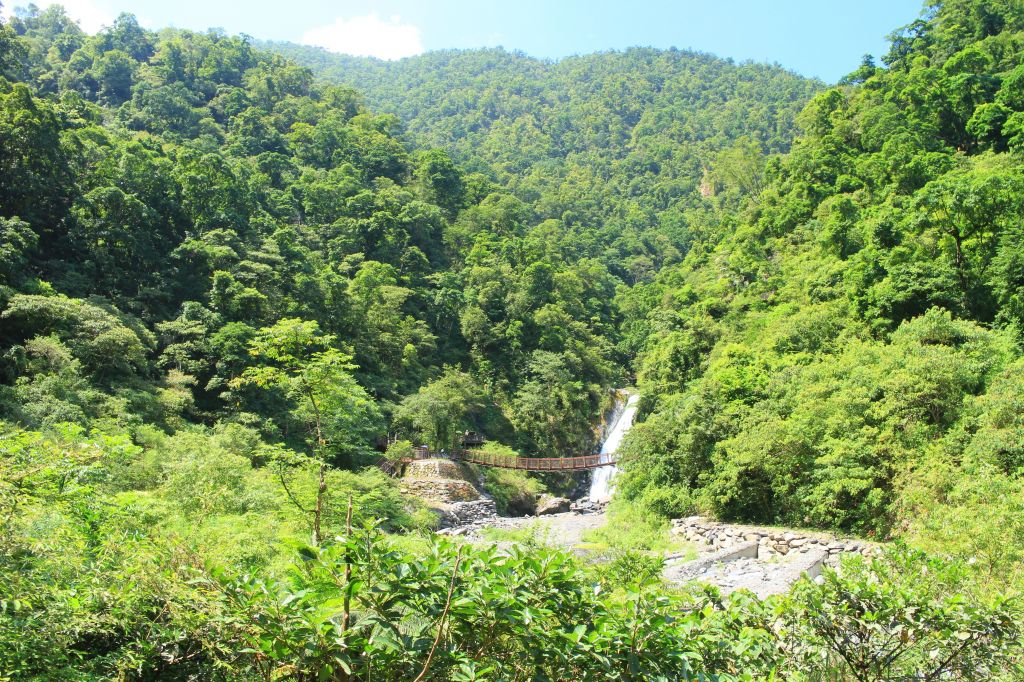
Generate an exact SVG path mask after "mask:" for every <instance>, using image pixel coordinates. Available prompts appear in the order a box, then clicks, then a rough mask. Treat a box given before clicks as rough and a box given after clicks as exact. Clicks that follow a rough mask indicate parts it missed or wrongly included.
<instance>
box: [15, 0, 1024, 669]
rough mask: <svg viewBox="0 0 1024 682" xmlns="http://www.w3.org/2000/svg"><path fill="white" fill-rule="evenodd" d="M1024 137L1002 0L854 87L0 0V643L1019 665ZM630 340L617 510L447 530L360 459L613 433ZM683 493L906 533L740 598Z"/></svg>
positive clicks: (92, 660) (442, 659) (164, 658)
mask: <svg viewBox="0 0 1024 682" xmlns="http://www.w3.org/2000/svg"><path fill="white" fill-rule="evenodd" d="M780 11H782V9H781V8H780ZM851 66H854V65H851ZM1022 154H1024V6H1022V4H1021V3H1020V2H1019V1H1018V0H999V1H996V2H993V1H982V0H930V2H929V3H928V4H927V5H926V7H925V9H924V11H923V13H922V18H921V19H920V20H919V21H916V22H915V23H913V24H911V25H910V26H907V27H904V28H901V29H898V30H897V31H896V32H895V33H893V35H892V36H891V47H890V50H889V52H888V53H887V54H886V55H884V56H883V57H881V58H880V59H879V60H877V61H875V60H873V59H871V58H865V60H864V62H863V63H862V64H861V66H860V67H859V68H857V69H856V70H854V71H852V72H851V74H850V75H849V76H847V77H846V78H844V79H843V81H842V82H841V83H839V84H837V85H835V86H834V87H828V88H826V87H825V86H824V84H822V83H819V82H816V81H812V80H808V79H804V78H801V77H800V76H798V75H796V74H794V73H792V72H789V71H786V70H785V69H783V68H782V67H779V66H767V65H761V64H748V63H744V64H735V63H732V62H730V61H728V60H722V59H718V58H716V57H713V56H711V55H705V54H696V53H691V52H683V51H678V50H654V49H645V48H636V49H630V50H627V51H625V52H608V53H599V54H593V55H586V56H579V57H571V58H567V59H563V60H560V61H557V62H548V61H542V60H537V59H533V58H531V57H528V56H526V55H523V54H521V53H516V52H506V51H504V50H500V49H498V50H472V51H442V52H432V53H428V54H426V55H422V56H420V57H414V58H408V59H404V60H401V61H398V62H380V61H376V60H371V59H360V58H352V57H344V56H338V55H332V54H329V53H326V52H324V51H322V50H317V49H311V48H305V47H298V46H294V45H287V44H273V43H254V42H253V41H252V40H251V39H249V38H247V37H238V36H229V35H225V34H224V33H223V32H221V31H216V30H211V31H208V32H205V33H197V32H191V31H184V30H178V29H164V30H161V31H155V32H154V31H149V30H146V29H144V28H142V27H141V26H140V25H139V23H138V21H137V20H136V19H135V18H134V17H133V16H132V15H130V14H122V15H121V16H120V17H119V18H118V19H117V20H116V21H115V22H113V24H112V25H111V26H109V27H107V28H104V29H103V30H101V31H100V32H99V33H97V34H96V35H88V34H86V33H84V32H83V31H82V30H81V29H80V28H79V26H78V25H77V24H76V23H74V22H73V21H71V20H70V19H69V18H68V16H67V15H66V14H65V13H64V11H63V10H62V9H61V8H59V7H49V8H47V9H45V10H40V9H38V8H36V7H34V6H32V7H29V8H28V9H24V10H18V11H16V12H15V13H14V14H13V16H12V17H11V18H10V19H7V20H4V21H3V22H2V23H0V682H6V681H7V680H295V681H300V682H307V681H312V680H345V681H348V680H353V681H354V680H363V679H366V680H385V681H389V680H394V681H395V682H397V681H399V680H416V682H420V681H421V680H445V681H447V680H459V681H468V680H495V681H497V680H516V681H522V682H528V681H529V682H533V681H541V680H544V681H551V682H555V681H558V682H561V681H568V680H572V681H581V680H594V681H597V680H666V681H667V680H709V681H715V682H741V681H753V680H794V681H796V682H813V681H817V682H823V681H824V680H831V681H835V682H853V681H855V680H856V681H858V682H860V681H864V680H871V681H878V682H882V681H894V680H906V681H911V680H913V681H916V682H923V681H926V680H936V681H937V680H995V681H996V682H1012V681H1013V680H1019V679H1021V675H1024V625H1022V624H1024V613H1022V608H1021V602H1020V598H1021V597H1020V595H1021V589H1022V587H1024V550H1022V549H1021V548H1022V547H1024V478H1022V477H1024V293H1022V292H1024V220H1022V219H1024V156H1022ZM630 384H633V385H635V387H636V388H637V389H638V391H639V393H640V394H641V396H642V400H641V403H640V405H641V409H640V414H639V419H638V424H637V425H636V426H635V428H633V429H632V431H630V432H629V434H628V436H627V437H626V440H625V442H624V445H623V450H622V453H623V460H622V462H621V466H622V468H623V474H622V477H621V478H619V479H617V480H618V484H617V485H618V488H617V493H616V499H615V500H614V501H613V503H612V505H611V507H610V509H609V512H608V519H610V521H609V525H608V526H607V528H606V529H605V530H604V531H602V533H600V534H599V539H600V541H601V543H604V545H606V547H604V548H603V549H602V550H601V551H600V552H598V551H596V550H594V551H590V552H589V553H583V554H581V556H575V555H573V554H572V553H568V552H563V551H558V550H555V549H552V548H550V547H547V546H545V544H544V542H543V540H542V539H541V538H539V537H535V535H537V534H534V535H531V534H530V533H521V534H520V535H514V534H510V535H509V537H510V538H513V539H516V540H517V543H516V544H514V545H513V546H511V547H509V546H507V545H504V544H497V545H495V544H487V543H484V544H474V543H472V542H469V541H466V540H465V539H464V538H443V537H441V536H439V535H438V534H436V533H434V530H435V529H436V527H437V524H438V517H437V515H435V514H434V513H433V512H432V511H430V510H429V509H428V508H427V507H426V504H425V502H424V501H423V500H420V499H418V498H415V497H412V496H410V495H407V494H405V493H403V492H402V490H401V489H400V487H399V484H398V482H397V481H396V480H394V479H393V478H391V477H390V476H388V475H386V474H385V473H384V472H383V471H381V470H380V469H379V468H378V466H376V465H377V463H378V461H379V460H380V459H381V458H382V457H392V458H393V457H395V456H396V453H397V454H399V455H401V454H408V453H409V452H410V448H411V446H412V445H413V444H414V443H415V444H426V445H428V446H430V447H431V448H432V449H434V450H451V449H453V448H458V447H461V442H462V438H461V437H462V434H464V433H465V432H466V431H476V432H479V433H481V434H484V435H485V436H486V437H487V439H488V441H487V447H488V448H490V449H491V450H492V451H494V452H497V453H499V454H506V455H512V454H519V455H526V456H530V455H541V456H564V455H576V454H583V453H589V452H592V451H593V450H594V448H595V446H596V445H597V440H598V435H597V427H598V425H599V424H600V423H601V421H602V419H603V417H604V416H605V415H606V414H607V411H608V409H609V408H610V407H611V404H612V402H613V400H614V397H613V396H614V394H613V392H612V390H613V389H614V388H617V387H623V386H627V385H630ZM396 440H397V442H396ZM389 446H390V448H389ZM480 474H481V476H480V477H481V478H482V480H483V481H484V487H486V488H487V489H488V491H489V492H490V494H492V495H493V496H494V497H495V498H496V499H497V500H498V503H499V504H500V506H501V508H502V510H503V511H505V510H507V509H508V508H511V507H512V506H514V503H515V502H516V501H518V500H522V499H524V498H525V499H528V500H529V499H532V498H533V497H534V496H536V494H537V493H538V492H540V491H544V490H547V491H552V492H556V493H560V494H570V493H571V491H572V490H573V488H574V486H575V485H576V484H578V483H579V481H575V480H573V479H572V478H571V477H568V476H556V475H547V476H532V477H528V476H527V475H525V474H522V473H521V472H517V471H508V470H491V471H490V473H485V472H480ZM463 483H464V484H465V485H467V486H468V485H469V484H468V483H465V482H463ZM693 514H703V515H706V516H710V517H714V518H716V519H719V520H723V521H733V522H743V523H757V524H770V525H780V526H782V525H785V526H792V527H798V528H814V529H822V530H829V531H836V532H839V533H842V534H846V535H851V536H855V537H857V538H863V539H868V540H873V541H879V542H883V543H886V549H885V550H884V551H880V553H879V554H878V555H877V556H874V557H873V558H871V557H869V558H862V557H860V556H859V555H858V556H855V557H852V558H850V559H849V560H848V561H846V562H844V564H843V566H842V569H841V570H840V571H838V572H836V571H832V570H826V571H825V572H824V574H823V575H822V576H821V577H820V579H818V580H809V579H803V580H800V581H799V582H798V583H797V584H796V585H795V587H794V588H793V590H792V592H790V593H788V594H785V595H779V596H776V597H771V598H768V599H764V600H761V599H758V598H756V597H755V596H754V595H752V594H749V593H746V592H743V591H739V592H736V593H733V594H731V595H728V596H724V595H723V594H721V593H720V592H719V591H718V590H717V589H716V588H714V587H709V586H699V585H688V586H679V585H671V584H668V583H666V582H665V581H663V580H662V569H663V563H664V562H665V560H666V556H667V555H666V551H664V549H665V547H667V546H670V544H671V543H669V541H668V531H667V528H668V526H669V519H673V518H680V517H686V516H689V515H693ZM858 542H860V540H858ZM591 544H600V543H591ZM591 549H592V550H593V548H591ZM677 549H678V548H677ZM673 551H675V550H673ZM682 554H685V552H681V553H680V555H682Z"/></svg>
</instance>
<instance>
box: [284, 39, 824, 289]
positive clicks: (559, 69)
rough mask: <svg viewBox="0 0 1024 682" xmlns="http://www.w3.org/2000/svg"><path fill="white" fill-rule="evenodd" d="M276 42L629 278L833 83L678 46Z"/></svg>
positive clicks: (641, 276)
mask: <svg viewBox="0 0 1024 682" xmlns="http://www.w3.org/2000/svg"><path fill="white" fill-rule="evenodd" d="M266 46H267V47H268V48H269V49H271V50H273V51H275V52H277V53H279V54H282V55H285V56H287V57H289V58H291V59H294V60H295V61H297V62H298V63H300V64H304V65H306V66H309V67H310V68H311V69H312V71H313V73H314V74H316V75H317V76H318V77H319V78H321V79H322V80H324V81H325V82H330V83H335V84H343V85H349V86H351V87H353V88H355V89H356V90H358V91H359V92H361V93H363V95H364V96H365V98H366V101H367V103H368V104H369V105H370V107H371V108H373V109H374V110H377V111H381V112H388V113H393V114H395V115H396V116H398V117H399V118H400V119H401V120H402V121H403V122H404V123H405V125H406V129H407V135H408V137H409V138H410V139H411V140H412V141H414V142H415V144H417V145H418V146H425V147H436V148H440V149H444V150H446V151H448V152H449V153H450V154H451V155H452V156H453V158H455V160H456V161H458V162H459V163H460V164H462V165H464V166H465V167H466V168H468V169H471V170H474V171H478V172H481V173H484V174H486V175H488V176H489V177H491V178H493V179H494V180H496V181H497V182H499V183H501V184H502V186H504V187H507V188H508V189H509V190H510V191H512V192H514V193H515V194H516V195H517V196H519V197H520V198H521V199H523V200H524V201H526V202H527V203H528V204H529V205H530V206H531V208H532V209H533V211H535V213H536V216H537V218H538V219H539V220H542V221H543V220H549V221H551V222H549V223H547V225H548V227H549V229H550V230H551V231H552V232H553V233H555V234H557V235H565V236H564V237H559V238H560V239H562V240H563V241H565V242H566V243H567V244H568V245H570V246H571V248H573V249H574V250H576V251H578V252H580V253H586V254H588V255H590V256H592V257H596V258H599V259H601V260H602V261H603V262H605V263H606V265H607V266H608V268H609V269H610V270H611V271H612V272H613V273H615V274H616V275H617V276H619V277H620V278H622V279H623V280H624V281H625V282H627V283H628V284H632V283H634V282H637V281H646V280H648V279H650V278H651V277H652V276H653V274H654V273H655V272H656V271H657V269H658V268H660V267H661V266H663V265H664V264H667V263H674V262H677V261H678V260H679V259H680V258H681V257H682V255H683V254H685V253H686V251H687V250H688V248H689V246H690V242H691V239H692V237H691V235H690V233H689V229H688V226H687V220H686V219H685V212H686V211H687V210H690V209H693V208H696V207H698V206H699V205H700V204H701V201H700V192H699V189H700V187H701V185H702V182H704V183H705V184H706V183H707V181H708V178H707V169H708V167H709V166H710V164H711V162H712V161H713V160H714V159H715V158H717V156H718V154H719V153H720V152H723V151H724V150H728V149H731V148H732V147H734V146H735V145H737V144H742V145H744V146H745V147H749V148H750V149H752V150H756V152H757V153H760V154H764V155H772V154H777V153H780V152H784V151H786V150H788V149H789V145H790V142H791V141H792V138H793V135H794V132H795V125H794V120H795V118H796V115H797V114H798V113H799V112H800V110H801V109H802V108H803V105H804V103H805V102H806V101H807V100H808V99H809V98H810V96H811V95H813V94H814V93H815V92H817V91H818V90H820V89H821V87H822V86H821V84H820V83H818V82H815V81H811V80H808V79H805V78H801V77H799V76H797V75H795V74H793V73H790V72H788V71H785V70H783V69H782V68H781V67H778V66H766V65H762V64H739V65H737V64H734V63H732V62H731V61H727V60H723V59H718V58H716V57H713V56H711V55H706V54H699V53H693V52H687V51H680V50H674V49H673V50H655V49H649V48H633V49H630V50H627V51H625V52H607V53H599V54H592V55H586V56H582V57H570V58H566V59H563V60H560V61H558V62H548V61H541V60H538V59H534V58H531V57H528V56H526V55H524V54H522V53H515V52H506V51H505V50H502V49H500V48H498V49H483V50H466V51H455V50H450V51H440V52H431V53H428V54H425V55H423V56H420V57H411V58H407V59H403V60H401V61H397V62H384V61H381V60H376V59H370V58H356V57H348V56H344V55H335V54H330V53H328V52H326V51H324V50H322V49H319V48H311V47H303V46H298V45H291V44H282V43H268V44H266ZM748 181H750V182H757V179H756V178H750V179H749V180H748Z"/></svg>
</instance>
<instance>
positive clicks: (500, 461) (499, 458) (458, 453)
mask: <svg viewBox="0 0 1024 682" xmlns="http://www.w3.org/2000/svg"><path fill="white" fill-rule="evenodd" d="M438 458H440V459H450V460H453V461H456V462H469V463H470V464H479V465H480V466H486V467H495V468H499V469H520V470H523V471H580V470H582V469H595V468H597V467H602V466H609V465H612V464H615V463H616V461H617V458H616V457H615V455H608V454H600V455H582V456H578V457H517V456H515V455H504V454H497V453H493V452H487V451H486V450H459V449H455V450H441V451H435V450H430V449H428V448H413V449H412V450H411V451H410V452H409V454H408V456H406V457H402V458H401V459H399V460H396V461H394V462H391V461H388V460H382V462H381V468H382V469H385V471H387V472H388V473H389V474H391V475H395V474H394V471H395V469H396V468H398V467H400V466H401V465H404V464H407V463H409V462H415V461H417V460H421V459H438ZM385 462H386V463H387V464H386V465H385V464H384V463H385Z"/></svg>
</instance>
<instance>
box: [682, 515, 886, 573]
mask: <svg viewBox="0 0 1024 682" xmlns="http://www.w3.org/2000/svg"><path fill="white" fill-rule="evenodd" d="M672 534H673V535H676V536H678V537H682V538H685V539H686V540H688V541H690V542H693V543H695V544H697V545H698V546H703V547H704V548H705V550H709V551H718V550H725V549H728V548H730V547H733V546H735V545H740V544H746V543H752V542H754V543H757V546H758V552H757V557H758V558H759V559H765V558H770V557H772V556H777V555H787V554H791V553H794V552H795V553H801V554H806V553H810V552H817V551H818V550H819V549H820V550H822V551H823V553H824V557H825V561H826V562H827V563H830V564H836V563H838V561H839V555H840V554H843V553H846V552H857V553H860V554H863V555H864V556H870V555H871V554H873V553H875V552H877V551H879V547H880V546H879V545H878V544H877V543H873V542H867V541H864V540H852V539H843V538H839V537H837V536H835V535H830V534H828V533H817V532H814V531H795V530H785V529H781V528H770V527H765V526H741V525H734V524H729V523H720V522H718V521H713V520H711V519H708V518H705V517H703V516H690V517H688V518H685V519H676V520H675V521H673V522H672Z"/></svg>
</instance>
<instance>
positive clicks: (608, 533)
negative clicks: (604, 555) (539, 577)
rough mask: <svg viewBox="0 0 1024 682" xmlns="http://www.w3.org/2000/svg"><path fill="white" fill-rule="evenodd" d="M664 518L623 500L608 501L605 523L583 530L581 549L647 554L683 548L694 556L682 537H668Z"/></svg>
mask: <svg viewBox="0 0 1024 682" xmlns="http://www.w3.org/2000/svg"><path fill="white" fill-rule="evenodd" d="M671 527H672V526H671V524H670V523H669V521H668V519H665V518H662V517H660V516H656V515H654V514H645V513H643V512H641V511H640V510H639V509H638V508H637V507H635V506H633V505H630V504H629V503H627V502H622V501H618V500H613V501H612V503H611V504H610V505H608V523H607V524H606V525H604V526H602V527H601V528H595V529H594V530H588V531H586V532H584V533H583V543H582V544H581V545H580V548H581V549H589V550H592V551H639V552H644V553H647V554H652V555H653V554H657V555H662V554H666V553H677V552H685V553H686V555H692V557H689V556H688V558H696V556H697V551H696V550H695V549H694V547H693V545H691V544H690V543H689V542H686V541H685V540H679V539H676V538H673V537H672V534H671V533H670V530H671Z"/></svg>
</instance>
